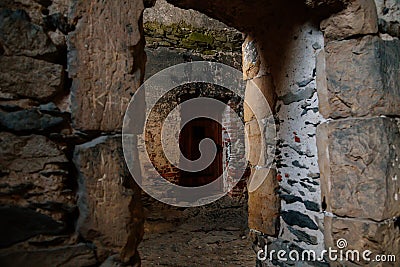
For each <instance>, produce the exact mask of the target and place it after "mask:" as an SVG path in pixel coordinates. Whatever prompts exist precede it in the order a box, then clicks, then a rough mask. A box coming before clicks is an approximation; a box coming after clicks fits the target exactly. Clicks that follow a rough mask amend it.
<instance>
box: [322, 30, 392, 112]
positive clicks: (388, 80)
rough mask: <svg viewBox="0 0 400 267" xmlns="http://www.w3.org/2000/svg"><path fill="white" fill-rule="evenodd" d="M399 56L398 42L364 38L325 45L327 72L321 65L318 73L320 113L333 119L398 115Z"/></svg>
mask: <svg viewBox="0 0 400 267" xmlns="http://www.w3.org/2000/svg"><path fill="white" fill-rule="evenodd" d="M399 57H400V42H399V40H393V41H383V40H382V39H380V38H379V37H376V36H365V37H363V38H359V39H352V40H346V41H340V42H330V43H328V44H327V46H326V47H325V59H322V60H325V68H326V70H325V71H324V70H323V68H324V63H323V62H321V63H320V64H319V65H320V69H319V70H318V76H319V77H318V81H319V88H320V90H319V92H318V94H319V97H320V99H321V105H320V109H321V113H322V114H323V115H324V116H325V117H332V118H338V117H349V116H358V117H362V116H376V115H397V114H399V113H400V106H399V105H398V103H399V101H400V63H399V60H398V59H399ZM371 62H374V64H372V63H371ZM321 69H322V70H321ZM325 83H326V85H325Z"/></svg>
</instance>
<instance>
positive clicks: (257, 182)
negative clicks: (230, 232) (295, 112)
mask: <svg viewBox="0 0 400 267" xmlns="http://www.w3.org/2000/svg"><path fill="white" fill-rule="evenodd" d="M243 78H244V80H246V81H247V86H246V93H245V103H244V121H245V123H246V124H245V130H246V132H247V135H248V139H247V140H246V157H247V160H248V161H249V164H250V168H251V175H250V179H249V183H248V190H249V201H248V203H249V227H250V229H253V230H256V231H259V232H261V233H264V234H267V235H269V236H277V235H278V231H279V217H280V215H279V212H280V200H279V197H278V188H279V183H278V181H277V179H276V170H275V169H271V167H272V166H271V164H268V163H272V160H271V157H274V155H273V154H269V152H270V150H269V149H268V146H267V144H268V143H269V142H268V139H267V138H269V139H270V140H274V139H275V137H276V136H275V133H268V131H267V129H268V127H269V125H268V122H269V121H270V120H272V121H273V120H274V118H273V114H272V113H271V112H272V111H273V109H274V105H275V101H276V95H275V88H274V85H273V82H272V75H271V73H269V66H268V63H267V62H266V61H265V58H263V54H262V52H261V46H260V44H259V43H258V42H257V39H255V38H254V37H252V36H251V35H248V36H247V38H246V40H245V42H244V44H243ZM262 97H264V98H265V99H266V100H267V102H268V104H269V106H270V108H271V109H268V108H266V107H265V102H264V101H261V99H260V98H262ZM268 135H270V136H268ZM272 143H273V142H272ZM266 203H268V205H265V204H266Z"/></svg>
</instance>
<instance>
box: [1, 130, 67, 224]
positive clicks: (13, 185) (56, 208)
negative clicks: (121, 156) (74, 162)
mask: <svg viewBox="0 0 400 267" xmlns="http://www.w3.org/2000/svg"><path fill="white" fill-rule="evenodd" d="M0 170H1V172H0V176H1V177H2V178H1V182H0V195H1V200H0V204H1V205H10V206H16V205H18V206H21V207H30V208H35V209H36V211H40V212H41V213H43V214H46V215H49V216H51V217H52V218H53V219H55V220H57V221H67V217H68V216H69V215H70V214H71V213H72V212H73V211H74V209H75V203H74V202H75V201H74V194H73V192H72V190H71V188H70V186H68V184H69V169H68V159H67V157H66V156H65V155H64V152H63V151H62V150H61V149H60V147H58V146H57V145H56V144H55V143H53V142H52V141H50V140H49V139H47V138H46V137H44V136H38V135H31V136H16V135H13V134H10V133H6V132H1V133H0Z"/></svg>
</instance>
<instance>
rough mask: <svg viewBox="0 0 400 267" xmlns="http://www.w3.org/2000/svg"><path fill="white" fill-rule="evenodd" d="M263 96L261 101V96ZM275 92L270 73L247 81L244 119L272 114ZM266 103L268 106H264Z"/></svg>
mask: <svg viewBox="0 0 400 267" xmlns="http://www.w3.org/2000/svg"><path fill="white" fill-rule="evenodd" d="M262 97H263V98H264V99H265V101H263V100H262V99H261V98H262ZM275 103H276V94H275V89H274V85H273V82H272V76H271V75H264V76H262V77H259V78H254V79H252V80H249V81H247V85H246V91H245V103H244V104H243V106H244V121H245V122H248V121H251V120H252V119H254V118H255V114H256V115H257V117H259V118H265V117H266V116H270V115H272V113H273V111H274V109H275ZM266 105H268V106H266Z"/></svg>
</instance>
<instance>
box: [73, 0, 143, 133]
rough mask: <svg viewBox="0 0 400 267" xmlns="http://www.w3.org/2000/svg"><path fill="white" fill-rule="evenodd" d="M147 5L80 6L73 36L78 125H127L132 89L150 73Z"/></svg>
mask: <svg viewBox="0 0 400 267" xmlns="http://www.w3.org/2000/svg"><path fill="white" fill-rule="evenodd" d="M143 9H144V7H143V1H139V0H135V1H127V2H117V1H107V2H105V3H103V2H101V3H100V2H97V1H94V0H91V1H82V2H79V3H78V4H76V5H75V8H74V10H73V12H71V16H70V20H74V19H78V18H79V22H78V23H77V25H76V29H75V31H73V32H71V33H69V35H68V47H69V65H68V71H69V75H70V77H71V78H73V84H72V88H71V92H72V94H71V101H72V103H71V105H72V117H73V126H74V128H76V129H79V130H82V131H110V132H115V131H120V130H121V127H122V122H123V117H124V114H125V110H126V108H127V105H128V103H129V101H130V99H131V94H133V93H134V92H135V91H136V89H137V88H138V87H139V85H140V83H141V81H142V80H143V77H144V65H145V54H144V52H143V47H144V39H143V37H142V32H141V30H140V29H139V20H140V17H141V14H142V12H143ZM142 115H143V114H142V113H139V114H137V116H138V118H139V117H140V116H142Z"/></svg>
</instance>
